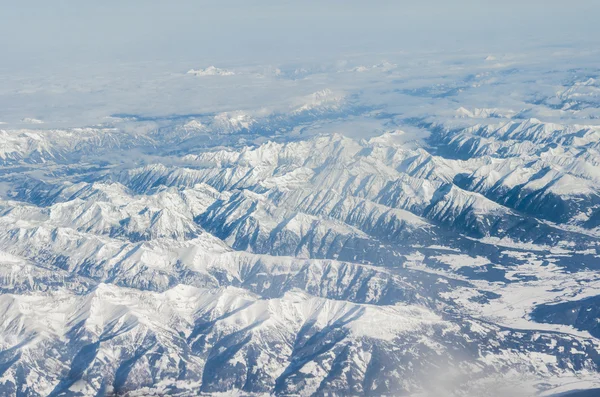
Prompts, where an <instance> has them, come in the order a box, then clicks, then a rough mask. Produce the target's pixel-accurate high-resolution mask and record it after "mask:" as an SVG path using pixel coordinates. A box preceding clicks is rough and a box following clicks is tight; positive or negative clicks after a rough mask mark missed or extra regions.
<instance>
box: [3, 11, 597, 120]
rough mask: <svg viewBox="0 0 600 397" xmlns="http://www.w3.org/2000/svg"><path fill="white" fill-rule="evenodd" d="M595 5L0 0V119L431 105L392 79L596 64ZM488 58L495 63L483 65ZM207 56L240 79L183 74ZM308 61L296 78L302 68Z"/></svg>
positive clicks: (424, 81) (411, 81) (430, 79)
mask: <svg viewBox="0 0 600 397" xmlns="http://www.w3.org/2000/svg"><path fill="white" fill-rule="evenodd" d="M597 15H600V1H598V0H571V1H568V2H565V1H562V0H561V1H558V0H545V1H543V0H518V1H517V0H503V1H492V0H454V1H447V0H420V1H405V0H395V1H385V0H372V1H357V0H347V1H342V0H321V1H314V0H306V1H288V0H278V1H276V0H255V1H242V0H220V1H192V0H179V1H177V0H176V1H156V0H143V1H142V0H128V1H116V0H106V1H101V2H98V1H93V2H92V1H80V0H78V1H75V0H55V1H52V2H50V1H46V0H19V1H8V0H0V54H2V62H0V123H2V126H3V127H2V128H17V127H27V128H42V127H43V128H50V127H51V126H61V127H73V126H81V125H91V124H96V123H102V122H105V121H106V118H107V117H108V118H110V116H111V115H113V114H122V113H135V114H143V115H154V116H160V115H167V114H186V113H190V114H191V113H198V112H223V111H237V110H247V109H249V108H253V109H254V108H256V109H259V110H260V108H262V107H264V108H273V107H275V106H277V105H279V104H281V103H287V102H289V101H291V102H293V101H295V100H300V99H298V98H304V97H306V96H307V95H310V94H311V93H314V92H316V91H319V90H322V89H332V90H333V91H335V92H344V93H346V94H347V95H358V94H360V95H361V98H366V97H367V96H368V97H369V103H368V104H367V105H372V104H373V103H374V102H376V103H377V104H378V105H381V104H382V103H383V102H385V103H384V104H385V105H386V106H392V105H393V106H396V107H397V108H398V109H395V111H406V107H407V106H409V105H410V106H413V107H420V106H432V104H431V103H429V102H427V101H426V100H421V101H424V103H420V102H418V101H417V99H415V98H414V97H413V98H404V99H403V100H402V101H400V99H401V98H400V97H398V96H397V95H391V96H389V95H388V96H385V100H384V99H380V98H379V96H380V94H381V93H383V92H385V91H386V90H388V91H391V89H388V88H389V87H390V84H391V83H394V84H395V85H396V86H397V87H396V89H400V88H398V87H400V86H402V87H404V88H406V87H408V86H410V85H416V86H415V87H413V88H419V87H417V86H418V85H419V84H421V85H423V87H425V86H427V85H430V84H435V83H436V82H437V83H440V82H443V84H455V83H453V81H454V80H455V79H460V78H463V77H465V76H463V75H466V74H468V73H471V72H472V70H478V69H477V68H487V69H490V68H492V69H493V68H498V67H500V66H501V67H505V68H510V67H512V66H511V65H517V64H518V65H520V66H519V67H522V66H524V63H523V62H525V63H526V64H528V65H531V64H532V63H536V62H539V63H540V64H544V66H543V67H545V68H546V69H548V68H555V67H557V65H558V63H557V62H559V61H560V62H562V66H561V67H562V68H563V69H565V70H567V69H569V68H570V67H571V65H569V64H568V63H569V62H571V63H572V64H573V65H574V66H577V67H580V66H582V65H584V63H582V62H583V61H582V58H581V57H580V58H575V57H573V56H572V55H571V53H572V54H577V56H580V55H581V54H583V55H584V57H586V56H585V52H586V51H595V52H594V55H593V56H587V57H586V59H585V62H587V64H591V65H592V66H594V65H597V64H598V63H597V60H598V56H599V55H598V49H599V48H600V24H598V23H597V21H596V19H597ZM561 51H565V54H567V55H564V54H563V55H561V56H557V55H556V53H558V52H561ZM569 51H571V52H569ZM515 54H516V55H515ZM519 54H520V55H519ZM488 55H493V56H494V57H493V58H494V59H497V60H498V62H492V63H489V62H488V63H487V64H486V65H484V59H485V58H486V57H487V56H488ZM553 57H556V60H555V59H554V58H553ZM559 58H560V59H559ZM386 61H389V62H391V63H393V64H394V65H396V66H397V69H395V71H394V72H393V73H392V74H385V73H383V74H381V73H380V74H379V75H377V76H378V77H374V76H375V75H371V74H364V75H361V76H360V77H359V75H358V74H344V73H339V72H341V71H347V69H348V68H352V67H356V66H359V65H366V66H372V65H374V64H376V63H381V62H386ZM496 63H497V64H498V65H496ZM211 65H214V66H216V67H219V68H224V69H228V70H234V71H235V74H236V75H235V76H234V77H228V78H223V79H220V78H218V77H213V78H194V77H193V76H190V75H187V74H186V71H188V70H189V69H191V68H194V69H198V68H206V67H209V66H211ZM469 67H470V68H474V69H472V70H468V71H467V68H469ZM528 67H529V66H528ZM532 67H533V68H534V69H535V66H532ZM269 68H270V69H269ZM276 68H281V69H282V70H283V71H284V73H292V75H290V74H288V75H286V78H280V77H279V76H278V75H276V74H273V73H272V71H273V70H276ZM305 69H306V70H308V72H307V73H305V75H304V77H302V79H303V80H302V81H301V82H300V81H299V80H298V79H297V77H296V76H295V75H293V72H294V70H305ZM461 69H462V70H461ZM487 69H486V70H487ZM269 70H270V71H269ZM534 75H535V74H534ZM400 81H402V82H403V83H402V84H403V85H402V84H400V83H399V82H400ZM519 81H520V80H519ZM520 82H521V83H522V81H520ZM373 87H378V88H377V89H378V91H377V95H370V94H369V90H370V88H373ZM489 87H494V86H493V85H489ZM507 87H508V86H507ZM541 87H542V86H540V84H538V83H533V88H534V89H535V90H541V89H542V88H541ZM543 87H544V88H543V89H544V90H548V91H550V92H554V90H556V89H558V88H556V87H553V86H549V85H546V86H543ZM467 94H468V95H471V94H470V93H464V94H462V95H467ZM386 95H387V94H386ZM472 95H473V97H474V98H475V99H476V100H475V99H473V102H476V103H480V102H482V101H484V100H485V97H483V96H482V95H481V94H480V93H479V91H477V93H476V94H472ZM544 95H545V93H544ZM381 98H383V97H381ZM492 99H493V100H494V101H498V100H499V98H498V97H497V96H493V97H492ZM501 100H502V101H510V97H509V96H507V95H504V96H502V97H501ZM373 101H374V102H373ZM449 106H451V107H454V106H455V104H450V105H449ZM257 111H258V110H257ZM31 119H35V120H42V121H44V123H45V124H39V125H38V124H32V123H30V122H29V121H31ZM23 120H29V121H23Z"/></svg>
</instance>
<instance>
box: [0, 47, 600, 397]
mask: <svg viewBox="0 0 600 397" xmlns="http://www.w3.org/2000/svg"><path fill="white" fill-rule="evenodd" d="M540 59H543V60H544V61H540ZM599 59H600V52H598V51H595V52H594V51H586V52H580V51H576V50H573V49H571V50H569V49H563V50H557V49H552V48H551V49H538V50H537V52H535V51H534V52H531V53H528V54H519V53H515V54H506V53H477V54H469V55H460V54H444V53H440V54H427V53H412V54H405V53H402V54H386V55H385V56H384V55H376V56H375V55H372V54H367V55H360V56H358V55H357V56H354V57H349V58H348V59H341V60H340V59H338V60H332V61H323V62H319V63H315V62H310V63H309V62H305V63H304V62H298V61H297V62H290V63H282V64H268V65H257V64H252V65H239V64H219V65H218V66H213V65H211V64H198V63H195V64H187V63H177V62H173V63H169V64H160V65H159V66H157V65H156V64H154V67H156V69H151V70H149V69H148V68H150V67H151V66H149V65H148V64H143V65H142V64H140V65H136V64H132V65H126V66H123V67H122V70H119V71H115V72H114V73H113V74H102V73H101V72H98V71H95V69H94V67H93V66H90V67H89V68H86V69H85V70H84V72H81V69H78V70H74V73H70V74H68V78H66V77H65V80H64V81H62V80H61V79H63V77H61V76H53V77H52V79H53V80H52V82H50V80H48V79H50V77H47V76H43V75H23V76H20V77H19V79H13V80H8V79H5V80H3V81H4V83H5V84H3V87H2V89H1V92H0V104H1V105H2V106H1V109H0V119H1V120H3V122H4V124H2V125H1V126H0V313H2V316H1V319H0V394H2V395H7V396H18V395H26V396H48V395H49V396H63V395H66V396H88V395H96V396H101V395H112V394H115V395H127V396H146V395H181V396H187V395H198V394H204V395H272V394H276V395H302V396H304V395H414V396H437V395H441V394H440V393H442V392H443V393H447V395H454V396H486V395H489V396H503V395H513V396H518V395H524V396H525V395H538V394H539V395H544V396H551V395H554V394H556V393H559V392H560V393H563V392H566V391H569V390H578V389H585V388H593V387H598V386H600V385H599V383H598V379H599V378H600V372H599V371H600V359H599V357H600V327H599V326H598V322H599V319H600V317H599V316H600V313H599V311H598V310H597V309H595V308H596V307H597V299H598V296H600V122H599V121H598V120H600V96H599V95H598V81H600V69H599V68H598V66H597V65H598V60H599ZM574 65H576V66H574ZM78 72H81V74H78ZM24 73H25V72H24ZM24 81H26V82H27V87H29V88H28V89H27V90H25V89H23V82H24ZM142 82H143V84H142ZM31 98H40V99H39V100H38V101H37V102H32V101H31ZM140 98H143V100H140Z"/></svg>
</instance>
